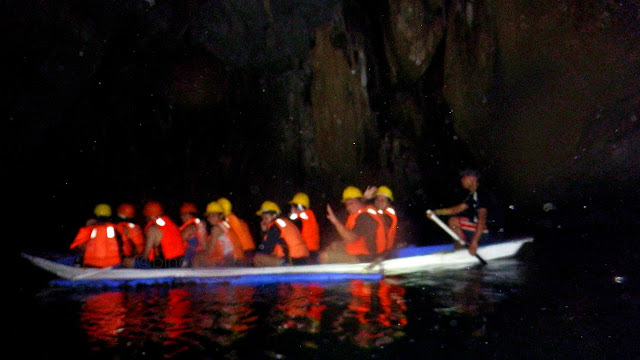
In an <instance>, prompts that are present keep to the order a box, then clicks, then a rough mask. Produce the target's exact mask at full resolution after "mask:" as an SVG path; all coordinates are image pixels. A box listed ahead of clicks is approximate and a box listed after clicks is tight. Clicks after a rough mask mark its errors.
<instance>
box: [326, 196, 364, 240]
mask: <svg viewBox="0 0 640 360" xmlns="http://www.w3.org/2000/svg"><path fill="white" fill-rule="evenodd" d="M327 219H329V221H330V222H331V223H332V224H333V226H334V227H335V228H336V231H337V232H338V235H340V238H342V240H344V241H345V242H348V243H350V242H354V241H356V240H358V235H357V234H356V233H354V232H353V231H351V230H349V229H347V227H346V226H344V224H342V223H341V222H340V220H338V217H336V214H335V213H334V212H333V210H332V209H331V206H330V205H328V204H327Z"/></svg>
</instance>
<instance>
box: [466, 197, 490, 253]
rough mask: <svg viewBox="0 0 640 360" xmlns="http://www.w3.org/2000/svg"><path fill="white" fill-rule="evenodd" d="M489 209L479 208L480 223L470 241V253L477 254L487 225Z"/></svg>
mask: <svg viewBox="0 0 640 360" xmlns="http://www.w3.org/2000/svg"><path fill="white" fill-rule="evenodd" d="M487 213H488V212H487V209H486V208H480V209H478V223H477V226H476V232H475V233H474V234H473V237H472V238H471V241H469V253H470V254H471V255H475V254H476V250H477V249H478V242H479V241H480V237H481V236H482V233H483V232H484V229H485V227H486V226H487Z"/></svg>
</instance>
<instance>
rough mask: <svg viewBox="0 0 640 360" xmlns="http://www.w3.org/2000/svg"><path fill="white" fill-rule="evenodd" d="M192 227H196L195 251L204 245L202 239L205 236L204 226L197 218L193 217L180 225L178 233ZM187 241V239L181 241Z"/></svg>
mask: <svg viewBox="0 0 640 360" xmlns="http://www.w3.org/2000/svg"><path fill="white" fill-rule="evenodd" d="M190 225H193V226H195V227H196V237H197V238H198V246H197V248H196V249H197V250H200V249H201V248H202V244H204V238H205V237H206V236H207V229H206V228H205V226H204V222H203V221H202V220H200V219H198V218H197V217H193V218H191V219H189V220H187V221H185V222H184V223H183V224H182V225H180V232H182V230H184V229H186V228H187V227H188V226H190ZM183 240H184V241H187V240H189V239H183Z"/></svg>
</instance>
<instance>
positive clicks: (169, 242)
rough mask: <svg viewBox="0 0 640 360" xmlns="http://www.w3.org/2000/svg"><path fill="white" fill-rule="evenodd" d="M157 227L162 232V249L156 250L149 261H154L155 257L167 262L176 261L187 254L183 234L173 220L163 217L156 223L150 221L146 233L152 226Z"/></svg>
mask: <svg viewBox="0 0 640 360" xmlns="http://www.w3.org/2000/svg"><path fill="white" fill-rule="evenodd" d="M154 224H155V225H157V226H158V227H159V228H160V231H162V240H161V241H160V248H157V249H154V252H155V254H154V252H152V253H151V255H150V256H149V260H153V259H154V258H155V256H160V255H161V256H160V257H161V258H164V259H165V260H170V259H175V258H177V257H180V256H183V255H184V254H185V244H184V240H182V234H180V229H179V228H178V226H177V225H176V224H175V223H174V222H173V221H171V219H170V218H169V217H168V216H166V215H163V216H161V217H159V218H157V219H156V220H154V221H150V222H149V223H147V226H145V228H144V230H145V232H146V231H147V230H148V229H149V227H151V226H152V225H154Z"/></svg>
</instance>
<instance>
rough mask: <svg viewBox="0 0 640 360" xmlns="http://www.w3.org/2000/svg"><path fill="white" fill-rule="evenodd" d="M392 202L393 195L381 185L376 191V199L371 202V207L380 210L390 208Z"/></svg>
mask: <svg viewBox="0 0 640 360" xmlns="http://www.w3.org/2000/svg"><path fill="white" fill-rule="evenodd" d="M392 201H393V193H392V192H391V189H389V188H388V187H386V186H384V185H382V186H380V187H378V190H377V191H376V197H375V198H374V200H373V205H374V206H375V207H376V208H378V209H380V210H382V209H386V208H388V207H390V206H391V202H392Z"/></svg>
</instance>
